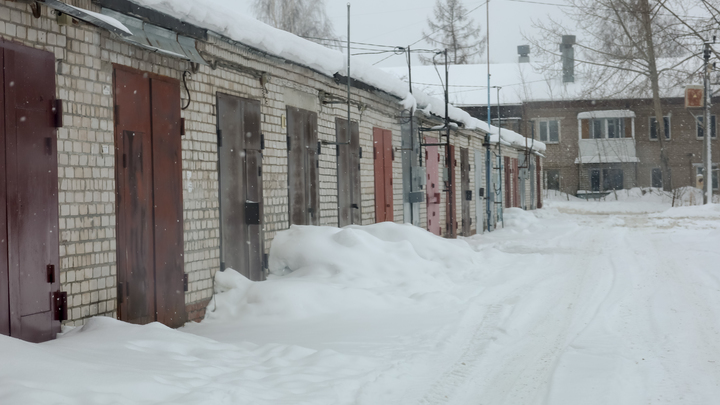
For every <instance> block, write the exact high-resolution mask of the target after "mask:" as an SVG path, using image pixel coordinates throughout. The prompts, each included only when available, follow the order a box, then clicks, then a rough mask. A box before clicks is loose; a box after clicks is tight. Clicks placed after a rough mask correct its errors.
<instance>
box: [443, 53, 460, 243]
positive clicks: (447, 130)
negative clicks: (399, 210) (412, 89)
mask: <svg viewBox="0 0 720 405" xmlns="http://www.w3.org/2000/svg"><path fill="white" fill-rule="evenodd" d="M443 53H444V54H445V161H446V167H447V171H448V183H447V188H448V201H449V204H448V211H449V212H448V216H449V218H450V224H449V229H448V237H450V238H454V237H456V236H457V235H456V234H455V223H456V222H457V218H455V199H454V198H453V196H454V195H455V189H454V187H455V185H454V184H453V183H454V182H453V180H454V179H453V176H452V173H451V170H450V168H451V167H452V162H453V159H454V158H455V157H454V156H452V155H451V154H450V111H449V108H450V95H449V92H448V91H449V88H450V81H449V80H450V72H449V70H448V50H447V49H445V51H444V52H443Z"/></svg>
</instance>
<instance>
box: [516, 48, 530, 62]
mask: <svg viewBox="0 0 720 405" xmlns="http://www.w3.org/2000/svg"><path fill="white" fill-rule="evenodd" d="M517 52H518V55H520V56H519V57H518V63H530V56H529V55H530V45H518V47H517Z"/></svg>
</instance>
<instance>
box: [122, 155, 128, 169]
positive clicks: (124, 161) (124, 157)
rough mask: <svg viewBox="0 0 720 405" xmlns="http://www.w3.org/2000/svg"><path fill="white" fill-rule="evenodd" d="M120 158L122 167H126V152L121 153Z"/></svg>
mask: <svg viewBox="0 0 720 405" xmlns="http://www.w3.org/2000/svg"><path fill="white" fill-rule="evenodd" d="M122 160H123V161H122V165H123V169H127V153H123V157H122Z"/></svg>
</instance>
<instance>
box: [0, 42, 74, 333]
mask: <svg viewBox="0 0 720 405" xmlns="http://www.w3.org/2000/svg"><path fill="white" fill-rule="evenodd" d="M2 48H3V49H2V51H3V52H2V53H3V58H2V59H3V67H4V69H3V70H4V78H3V79H4V80H3V93H4V105H3V109H2V115H3V116H4V117H3V121H4V122H3V124H4V125H3V126H2V132H3V136H2V137H0V138H3V140H2V141H0V142H2V143H4V145H2V146H3V147H2V148H0V154H4V157H3V159H2V160H0V166H4V170H3V172H2V174H1V175H0V177H4V179H3V181H0V189H2V190H3V191H0V203H2V206H1V207H2V208H1V209H2V210H4V211H6V212H5V213H4V215H3V217H2V218H0V226H1V227H0V232H2V237H0V239H4V240H6V241H7V242H3V243H2V244H0V260H2V261H3V264H2V265H0V277H3V279H0V281H2V282H3V284H4V285H6V286H7V287H6V289H1V290H2V291H0V299H1V300H3V304H0V311H3V312H4V313H5V315H2V316H0V332H2V333H7V332H9V334H10V335H11V336H15V337H19V338H21V339H24V340H28V341H31V342H42V341H46V340H49V339H52V338H54V336H55V333H57V332H58V331H59V329H60V320H59V319H58V318H57V316H56V315H57V311H55V309H57V308H56V307H55V305H54V303H53V299H52V298H53V293H55V292H56V291H58V290H59V273H58V270H59V247H58V242H59V240H58V196H57V187H58V183H57V150H56V142H57V141H56V133H55V113H54V111H55V109H54V108H53V107H54V97H55V58H54V56H53V54H51V53H48V52H44V51H38V50H35V49H32V48H27V47H24V46H20V45H17V44H11V43H3V44H2ZM5 277H6V278H5ZM5 281H7V282H6V283H5ZM8 309H9V312H10V313H9V315H7V312H5V311H7V310H8ZM8 321H9V328H8Z"/></svg>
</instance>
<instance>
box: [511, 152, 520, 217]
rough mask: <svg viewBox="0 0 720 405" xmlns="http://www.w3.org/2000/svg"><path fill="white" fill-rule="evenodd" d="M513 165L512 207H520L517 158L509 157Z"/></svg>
mask: <svg viewBox="0 0 720 405" xmlns="http://www.w3.org/2000/svg"><path fill="white" fill-rule="evenodd" d="M510 160H511V161H512V167H513V178H512V181H513V207H515V208H519V207H520V170H519V169H518V160H517V159H516V158H511V159H510Z"/></svg>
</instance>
